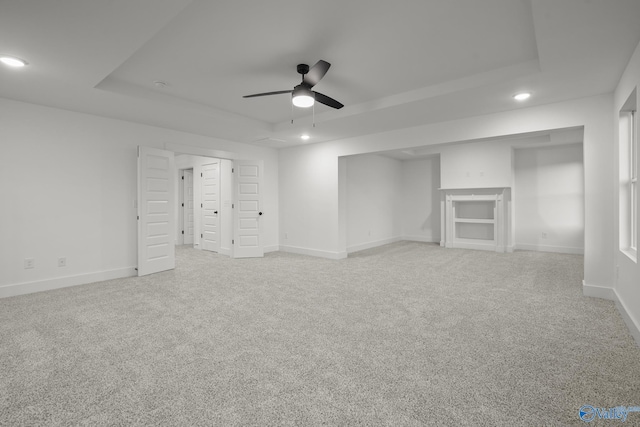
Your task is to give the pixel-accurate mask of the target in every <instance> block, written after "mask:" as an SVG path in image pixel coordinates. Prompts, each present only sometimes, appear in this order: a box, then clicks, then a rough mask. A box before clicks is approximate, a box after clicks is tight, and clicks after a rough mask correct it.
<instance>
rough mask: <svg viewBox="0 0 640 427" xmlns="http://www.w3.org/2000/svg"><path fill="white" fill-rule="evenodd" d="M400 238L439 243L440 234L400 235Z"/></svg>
mask: <svg viewBox="0 0 640 427" xmlns="http://www.w3.org/2000/svg"><path fill="white" fill-rule="evenodd" d="M400 240H407V241H409V242H424V243H440V236H438V237H430V236H402V238H401V239H400Z"/></svg>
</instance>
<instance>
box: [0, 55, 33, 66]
mask: <svg viewBox="0 0 640 427" xmlns="http://www.w3.org/2000/svg"><path fill="white" fill-rule="evenodd" d="M0 62H2V63H3V64H4V65H7V66H9V67H13V68H22V67H24V66H25V65H27V64H28V62H27V61H25V60H24V59H20V58H16V57H15V56H10V55H0Z"/></svg>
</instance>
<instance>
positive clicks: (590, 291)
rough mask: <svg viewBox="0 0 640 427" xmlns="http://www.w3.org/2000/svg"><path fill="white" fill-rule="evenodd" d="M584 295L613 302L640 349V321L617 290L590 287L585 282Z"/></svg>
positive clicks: (604, 287)
mask: <svg viewBox="0 0 640 427" xmlns="http://www.w3.org/2000/svg"><path fill="white" fill-rule="evenodd" d="M582 294H583V295H584V296H586V297H593V298H602V299H606V300H609V301H613V302H614V303H615V304H616V308H617V309H618V312H619V313H620V316H622V320H624V323H625V324H626V325H627V328H629V333H630V334H631V336H632V337H633V339H634V340H635V341H636V345H637V346H638V347H640V321H638V320H637V319H635V318H634V317H633V316H632V315H631V313H630V312H629V310H628V309H627V304H626V303H625V302H624V301H623V300H622V299H621V298H620V296H619V295H618V293H617V292H616V290H615V289H613V288H611V287H608V286H598V285H590V284H588V283H586V282H585V281H584V280H583V281H582Z"/></svg>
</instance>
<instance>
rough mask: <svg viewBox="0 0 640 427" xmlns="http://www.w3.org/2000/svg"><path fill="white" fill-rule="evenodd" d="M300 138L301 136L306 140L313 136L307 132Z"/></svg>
mask: <svg viewBox="0 0 640 427" xmlns="http://www.w3.org/2000/svg"><path fill="white" fill-rule="evenodd" d="M300 138H301V139H302V140H303V141H306V140H308V139H309V138H311V137H310V136H309V135H307V134H306V133H305V134H304V135H302V136H301V137H300Z"/></svg>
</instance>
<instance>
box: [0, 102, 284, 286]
mask: <svg viewBox="0 0 640 427" xmlns="http://www.w3.org/2000/svg"><path fill="white" fill-rule="evenodd" d="M0 128H1V129H2V154H1V155H0V194H2V209H1V210H0V227H2V228H1V230H0V235H1V236H2V238H1V239H0V296H9V295H16V294H20V293H25V292H33V291H37V290H42V289H51V288H55V287H61V286H70V285H74V284H81V283H88V282H92V281H98V280H104V279H108V278H113V277H122V276H127V275H131V274H134V267H135V266H136V264H137V250H136V248H137V242H136V240H137V237H136V236H137V224H136V222H137V221H136V211H137V210H136V208H135V206H134V203H135V199H136V188H137V184H136V180H137V172H136V169H137V167H136V164H137V159H136V155H137V154H136V151H137V146H138V145H146V146H150V147H156V148H170V147H171V148H173V149H174V148H184V149H185V150H184V151H183V150H182V149H181V150H180V151H182V152H189V150H191V149H195V150H196V151H200V152H201V153H195V154H202V155H209V153H213V156H214V157H227V158H229V157H228V156H232V157H233V156H237V157H242V158H256V159H263V160H264V164H265V187H264V189H265V193H266V194H265V199H264V200H265V210H267V211H268V212H273V213H274V214H273V215H269V216H268V217H267V216H265V237H264V241H265V245H266V246H268V247H269V246H270V247H277V243H278V241H277V239H278V219H277V218H278V188H277V187H278V156H277V152H276V151H275V150H273V149H269V148H259V147H253V146H250V145H246V144H239V143H233V142H230V141H223V140H217V139H213V138H207V137H202V136H198V135H193V134H187V133H183V132H176V131H170V130H167V129H162V128H157V127H152V126H144V125H139V124H134V123H129V122H124V121H119V120H112V119H107V118H102V117H97V116H92V115H87V114H80V113H74V112H70V111H66V110H60V109H55V108H48V107H42V106H36V105H32V104H27V103H21V102H15V101H11V100H7V99H0ZM173 151H176V150H175V149H174V150H173ZM222 154H224V155H222ZM59 257H66V258H67V266H66V267H58V266H57V260H58V258H59ZM25 258H34V259H35V268H34V269H29V270H26V269H24V268H23V262H24V259H25Z"/></svg>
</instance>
